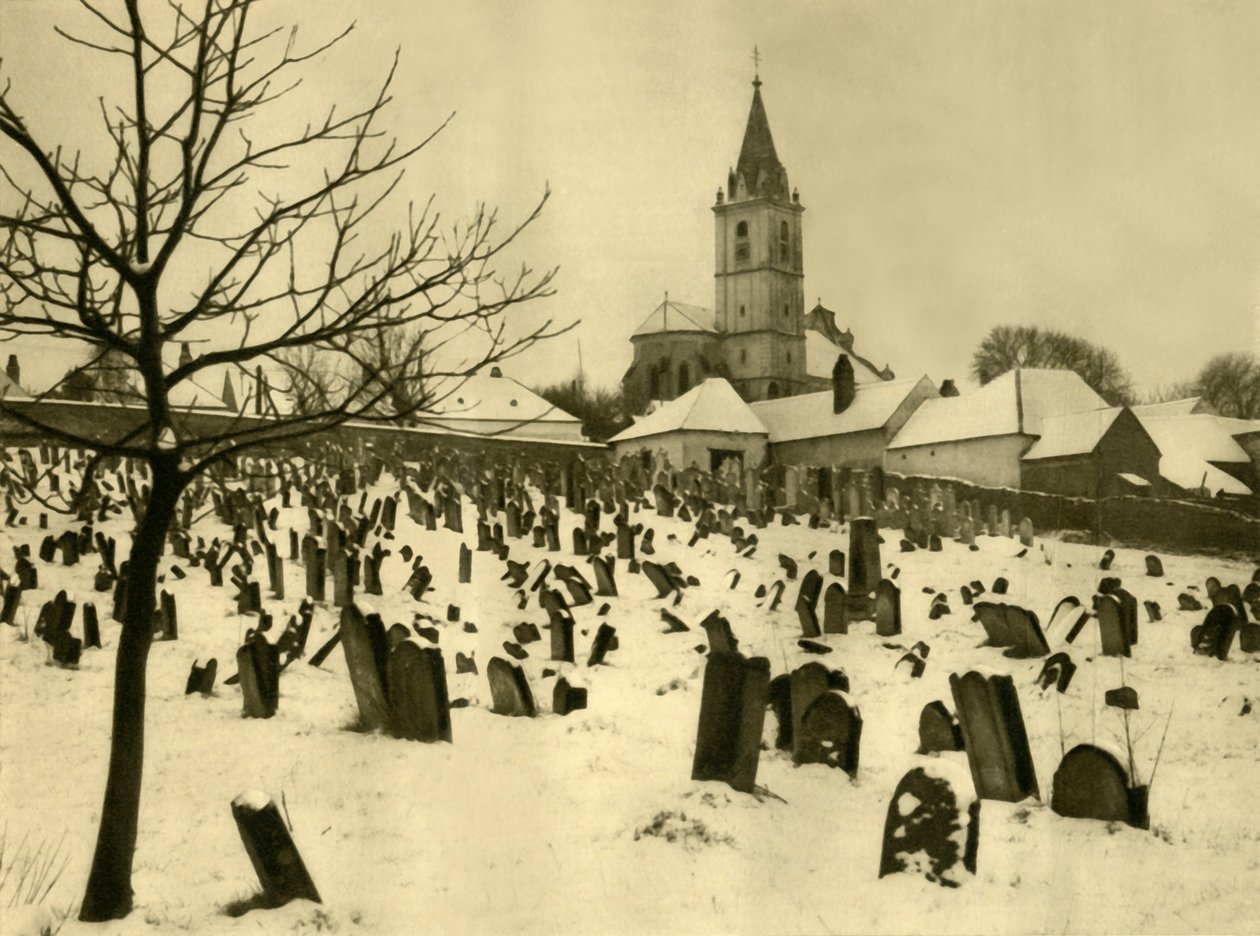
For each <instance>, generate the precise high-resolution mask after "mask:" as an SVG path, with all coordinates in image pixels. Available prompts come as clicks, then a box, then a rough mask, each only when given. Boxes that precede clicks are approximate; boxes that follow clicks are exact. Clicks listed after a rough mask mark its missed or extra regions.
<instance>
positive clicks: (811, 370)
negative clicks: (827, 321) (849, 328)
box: [805, 328, 884, 385]
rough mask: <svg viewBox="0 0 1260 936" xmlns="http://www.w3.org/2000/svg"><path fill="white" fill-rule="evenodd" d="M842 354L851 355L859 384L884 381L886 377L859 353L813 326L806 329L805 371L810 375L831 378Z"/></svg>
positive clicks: (850, 358)
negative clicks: (838, 343) (833, 341)
mask: <svg viewBox="0 0 1260 936" xmlns="http://www.w3.org/2000/svg"><path fill="white" fill-rule="evenodd" d="M841 354H848V355H849V363H851V364H852V365H853V379H854V380H855V381H856V382H857V383H858V384H859V385H861V384H873V383H880V382H883V380H884V378H883V377H882V376H880V374H879V372H878V371H875V370H873V369H872V368H871V366H870V365H869V364H868V363H867V362H866V361H865V360H864V359H863V358H861V357H860V356H859V355H857V354H854V353H852V352H850V351H846V350H845V349H844V348H842V347H840V346H839V345H837V344H833V343H832V341H831V339H829V338H828V337H827V336H826V335H824V334H823V333H822V332H820V331H815V330H814V329H813V328H806V329H805V373H807V374H809V376H811V377H818V378H820V379H822V380H830V379H831V372H832V370H833V369H834V368H835V366H836V358H838V357H839V356H840V355H841Z"/></svg>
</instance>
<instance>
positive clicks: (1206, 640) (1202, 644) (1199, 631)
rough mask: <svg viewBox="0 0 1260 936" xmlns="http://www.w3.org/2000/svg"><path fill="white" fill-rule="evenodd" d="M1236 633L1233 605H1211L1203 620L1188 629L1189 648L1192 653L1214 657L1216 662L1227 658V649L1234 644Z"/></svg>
mask: <svg viewBox="0 0 1260 936" xmlns="http://www.w3.org/2000/svg"><path fill="white" fill-rule="evenodd" d="M1236 633H1238V612H1237V611H1235V610H1234V606H1233V605H1228V604H1218V605H1213V606H1212V608H1211V609H1209V611H1208V613H1207V617H1206V618H1204V619H1203V623H1202V624H1197V625H1195V626H1194V627H1193V628H1191V629H1190V646H1191V647H1192V648H1193V649H1194V652H1195V653H1197V654H1201V655H1203V656H1214V657H1216V658H1217V659H1218V660H1226V659H1228V658H1229V649H1230V647H1231V646H1232V645H1233V643H1234V635H1235V634H1236Z"/></svg>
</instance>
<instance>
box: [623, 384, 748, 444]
mask: <svg viewBox="0 0 1260 936" xmlns="http://www.w3.org/2000/svg"><path fill="white" fill-rule="evenodd" d="M666 432H734V433H740V434H744V435H766V427H765V426H764V425H762V423H761V421H760V420H759V419H758V418H757V416H756V414H755V413H754V412H753V410H752V409H751V408H750V407H749V405H748V404H747V403H745V402H744V401H743V400H742V399H741V398H740V396H739V394H738V393H736V392H735V388H734V387H732V386H731V385H730V384H729V383H727V382H726V380H724V379H723V378H721V377H710V378H709V379H708V380H705V381H703V382H702V383H699V384H696V386H694V387H692V388H691V389H690V390H688V391H687V392H686V393H684V394H683V395H682V396H680V397H678V399H676V400H671V401H670V402H668V403H666V404H665V405H664V406H662V407H661V408H660V409H658V410H656V411H654V412H652V413H649V414H648V415H647V416H644V417H642V418H641V419H638V420H636V421H635V423H634V425H633V426H631V427H630V428H629V429H626V430H625V431H623V432H621V433H619V434H617V435H615V436H613V437H612V439H610V440H609V441H610V442H628V441H630V440H631V439H643V438H647V437H648V436H654V435H661V434H662V433H666Z"/></svg>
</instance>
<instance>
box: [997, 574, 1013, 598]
mask: <svg viewBox="0 0 1260 936" xmlns="http://www.w3.org/2000/svg"><path fill="white" fill-rule="evenodd" d="M1009 587H1010V583H1009V582H1008V581H1007V580H1006V579H1004V578H1003V577H1002V576H1000V575H999V576H998V577H997V578H995V579H994V580H993V594H995V595H1005V594H1006V590H1007V588H1009Z"/></svg>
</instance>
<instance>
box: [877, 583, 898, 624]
mask: <svg viewBox="0 0 1260 936" xmlns="http://www.w3.org/2000/svg"><path fill="white" fill-rule="evenodd" d="M875 633H876V634H878V635H879V636H880V637H896V636H897V635H898V634H900V633H901V589H900V588H898V587H897V586H896V585H894V584H893V583H892V582H891V581H889V580H888V579H880V580H879V584H878V585H877V586H875Z"/></svg>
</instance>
